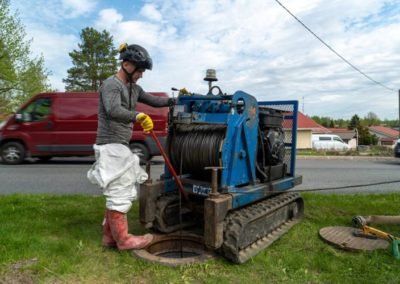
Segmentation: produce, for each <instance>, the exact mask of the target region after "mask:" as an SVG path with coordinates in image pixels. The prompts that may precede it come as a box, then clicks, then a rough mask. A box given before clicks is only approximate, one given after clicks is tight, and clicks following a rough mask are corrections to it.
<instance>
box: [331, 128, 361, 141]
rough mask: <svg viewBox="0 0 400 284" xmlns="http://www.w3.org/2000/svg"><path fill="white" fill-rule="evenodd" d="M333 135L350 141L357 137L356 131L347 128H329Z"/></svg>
mask: <svg viewBox="0 0 400 284" xmlns="http://www.w3.org/2000/svg"><path fill="white" fill-rule="evenodd" d="M328 130H329V131H330V132H331V133H332V134H336V135H338V136H339V137H340V138H342V139H343V140H350V139H353V138H354V137H356V132H355V131H354V130H349V129H347V128H328Z"/></svg>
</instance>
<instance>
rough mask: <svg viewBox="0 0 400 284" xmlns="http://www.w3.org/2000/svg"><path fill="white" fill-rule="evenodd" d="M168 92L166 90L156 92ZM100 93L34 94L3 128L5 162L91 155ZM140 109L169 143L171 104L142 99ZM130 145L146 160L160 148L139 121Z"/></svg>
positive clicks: (1, 146)
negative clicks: (159, 105) (161, 105)
mask: <svg viewBox="0 0 400 284" xmlns="http://www.w3.org/2000/svg"><path fill="white" fill-rule="evenodd" d="M152 94H153V95H156V96H168V95H167V94H166V93H152ZM98 102H99V96H98V94H97V93H83V92H82V93H67V92H63V93H42V94H38V95H36V96H34V97H33V98H32V99H30V100H29V101H28V102H27V103H25V104H24V105H22V106H21V108H20V109H19V110H18V111H17V112H16V113H15V114H14V115H12V116H10V117H9V118H8V119H7V120H6V121H5V122H4V123H3V125H2V127H1V128H0V156H1V158H2V162H3V163H5V164H19V163H21V162H22V161H23V160H24V159H25V158H26V157H37V158H39V159H40V160H49V159H51V158H52V157H55V156H59V157H60V156H61V157H68V156H90V155H93V154H94V152H93V144H94V143H95V141H96V131H97V112H98ZM136 110H137V111H139V112H144V113H147V114H148V115H150V116H151V118H152V119H153V122H154V132H155V134H156V135H157V136H158V137H159V139H160V141H161V143H162V144H165V141H166V136H167V127H168V125H167V124H168V111H169V108H168V107H164V108H152V107H150V106H147V105H145V104H141V103H138V105H137V109H136ZM134 130H135V131H133V136H132V139H131V142H130V148H131V149H132V151H133V152H136V153H138V154H140V155H141V159H142V161H145V160H148V159H150V158H151V157H152V156H154V155H159V154H160V153H159V150H158V148H157V146H156V144H155V143H154V141H153V140H152V138H151V137H150V136H148V135H145V134H144V133H143V131H142V128H141V127H140V125H139V124H137V123H135V124H134Z"/></svg>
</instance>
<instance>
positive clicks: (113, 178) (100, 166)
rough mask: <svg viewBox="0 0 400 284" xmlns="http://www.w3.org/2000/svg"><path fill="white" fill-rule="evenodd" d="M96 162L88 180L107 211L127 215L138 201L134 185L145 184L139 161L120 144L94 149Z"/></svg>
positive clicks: (98, 146) (144, 175) (145, 177)
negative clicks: (96, 189)
mask: <svg viewBox="0 0 400 284" xmlns="http://www.w3.org/2000/svg"><path fill="white" fill-rule="evenodd" d="M93 148H94V150H95V157H96V162H95V163H94V164H93V166H92V167H91V169H90V170H89V171H88V173H87V178H88V179H89V181H90V182H91V183H93V184H97V185H99V186H100V188H101V189H102V190H103V194H104V196H105V197H106V207H107V209H109V210H115V211H118V212H121V213H125V214H126V213H127V212H128V211H129V209H130V208H131V207H132V201H133V200H135V199H136V197H137V189H136V183H139V184H141V183H143V182H145V181H146V180H147V178H148V176H147V173H146V172H145V171H144V170H143V169H142V168H141V167H140V165H139V157H138V156H137V155H136V154H133V153H132V152H131V150H130V149H129V148H128V147H127V146H125V145H122V144H116V143H111V144H105V145H94V146H93Z"/></svg>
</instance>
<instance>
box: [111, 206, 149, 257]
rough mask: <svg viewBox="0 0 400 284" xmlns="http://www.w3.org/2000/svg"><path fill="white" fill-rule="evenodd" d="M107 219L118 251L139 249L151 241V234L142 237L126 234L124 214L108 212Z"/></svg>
mask: <svg viewBox="0 0 400 284" xmlns="http://www.w3.org/2000/svg"><path fill="white" fill-rule="evenodd" d="M107 219H108V222H109V224H110V228H111V233H112V236H113V238H114V240H115V241H116V242H117V247H118V249H119V250H130V249H141V248H144V247H145V246H147V245H148V244H150V243H151V242H152V240H153V235H151V234H146V235H144V236H134V235H131V234H128V220H127V219H126V214H124V213H121V212H118V211H113V210H108V212H107Z"/></svg>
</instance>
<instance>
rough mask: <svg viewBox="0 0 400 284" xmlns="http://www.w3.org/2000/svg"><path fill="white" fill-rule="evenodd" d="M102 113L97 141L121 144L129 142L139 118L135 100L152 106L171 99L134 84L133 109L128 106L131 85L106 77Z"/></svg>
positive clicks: (165, 102)
mask: <svg viewBox="0 0 400 284" xmlns="http://www.w3.org/2000/svg"><path fill="white" fill-rule="evenodd" d="M99 96H100V98H99V114H98V126H97V137H96V144H98V145H100V144H109V143H121V144H125V145H128V144H129V141H130V140H131V137H132V126H133V122H134V121H135V119H136V114H137V113H136V111H135V107H136V103H137V102H141V103H145V104H148V105H150V106H153V107H164V106H167V105H168V98H162V97H156V96H153V95H151V94H148V93H146V92H145V91H144V90H143V89H142V87H140V86H139V85H136V84H133V86H132V97H131V108H130V109H129V84H128V85H126V84H125V83H123V82H122V81H121V80H119V79H118V78H117V77H116V76H115V75H113V76H111V77H109V78H107V80H105V81H104V83H103V84H102V86H101V87H100V93H99Z"/></svg>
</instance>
